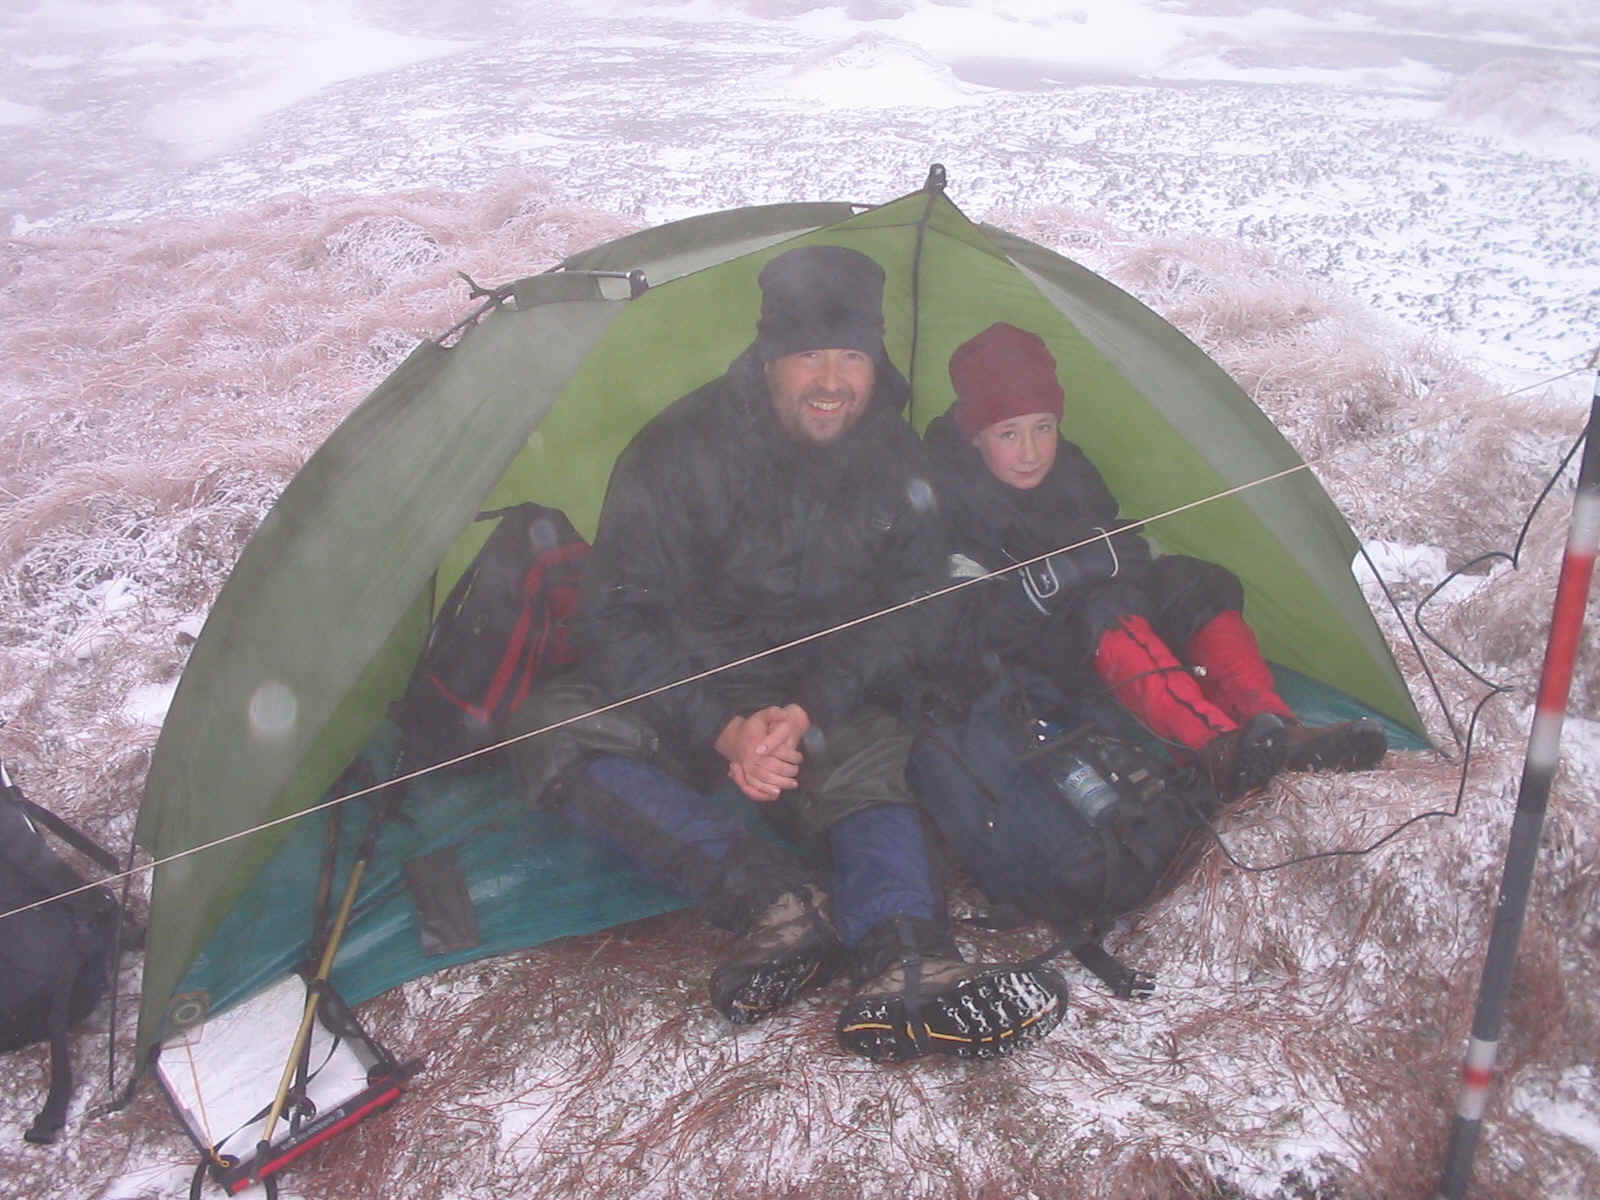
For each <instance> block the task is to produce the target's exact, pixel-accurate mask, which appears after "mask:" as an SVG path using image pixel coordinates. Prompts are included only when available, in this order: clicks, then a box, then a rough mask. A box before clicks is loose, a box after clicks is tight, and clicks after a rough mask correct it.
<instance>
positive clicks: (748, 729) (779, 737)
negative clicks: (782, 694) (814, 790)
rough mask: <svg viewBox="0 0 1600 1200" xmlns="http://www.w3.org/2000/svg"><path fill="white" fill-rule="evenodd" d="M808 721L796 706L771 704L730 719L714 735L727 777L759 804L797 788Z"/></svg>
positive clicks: (801, 710) (809, 723)
mask: <svg viewBox="0 0 1600 1200" xmlns="http://www.w3.org/2000/svg"><path fill="white" fill-rule="evenodd" d="M810 728H811V718H810V717H809V716H808V715H807V714H806V710H805V709H803V708H801V707H800V706H799V705H798V704H785V705H783V706H782V707H779V706H777V705H772V706H770V707H767V708H763V709H758V710H757V711H755V712H753V713H751V714H750V715H749V716H745V717H734V718H733V719H732V720H730V721H729V722H728V723H727V724H726V725H724V726H723V727H722V732H721V733H720V734H718V735H717V741H716V749H717V753H718V754H720V755H722V757H723V758H725V759H727V760H728V778H730V779H732V780H733V782H734V783H736V784H737V785H738V787H739V790H740V791H741V792H743V793H744V794H745V795H746V796H749V797H750V799H752V800H755V801H757V802H759V803H762V804H767V803H770V802H772V801H773V800H776V799H777V798H778V797H779V796H781V795H782V794H783V793H784V792H786V791H788V790H789V789H790V788H793V787H796V786H798V783H799V777H800V764H801V763H802V762H804V761H805V754H804V753H803V752H802V751H801V749H800V739H801V738H803V737H805V735H806V731H807V730H808V729H810Z"/></svg>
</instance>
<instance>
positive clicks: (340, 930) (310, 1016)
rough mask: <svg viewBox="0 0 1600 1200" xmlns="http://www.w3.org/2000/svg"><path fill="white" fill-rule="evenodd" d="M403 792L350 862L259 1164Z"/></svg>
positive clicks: (389, 802) (259, 1147) (393, 797)
mask: <svg viewBox="0 0 1600 1200" xmlns="http://www.w3.org/2000/svg"><path fill="white" fill-rule="evenodd" d="M403 794H404V789H403V788H396V789H394V790H392V791H391V793H390V795H389V796H388V798H387V799H385V800H384V802H383V803H382V804H381V805H379V806H377V807H375V808H374V809H373V813H372V821H371V823H370V824H368V826H367V831H366V834H365V835H364V836H363V837H362V839H361V845H360V846H359V847H358V848H357V849H356V854H355V858H354V860H353V861H352V862H351V863H350V881H349V882H348V883H346V884H345V888H344V896H343V897H342V898H341V899H340V901H339V911H338V913H337V915H335V917H334V919H333V928H332V929H330V930H329V931H328V941H327V944H326V945H325V946H324V947H323V949H322V958H321V960H320V961H319V962H318V963H317V973H316V974H315V975H314V976H312V978H311V980H310V982H309V983H307V985H306V1008H305V1012H304V1013H303V1014H302V1015H301V1017H300V1029H299V1031H298V1032H297V1033H296V1034H295V1037H294V1045H293V1046H292V1047H291V1048H290V1050H289V1061H288V1062H286V1063H284V1065H283V1075H282V1077H281V1078H280V1079H279V1080H278V1091H277V1094H276V1095H275V1096H273V1098H272V1107H271V1108H270V1109H268V1110H267V1123H266V1126H265V1127H264V1128H263V1130H262V1132H261V1140H260V1141H259V1142H257V1143H256V1161H257V1162H258V1163H263V1162H266V1161H267V1158H268V1155H269V1153H270V1151H271V1148H272V1133H273V1130H275V1129H276V1128H277V1126H278V1118H279V1117H281V1116H282V1115H283V1109H284V1105H285V1104H286V1103H287V1102H288V1099H289V1086H290V1084H291V1083H292V1082H293V1080H294V1076H295V1072H296V1068H297V1067H298V1066H299V1063H300V1059H301V1055H302V1053H303V1052H304V1051H305V1049H306V1048H307V1046H308V1045H309V1043H310V1040H311V1027H312V1025H313V1023H314V1022H315V1021H316V1019H317V1004H318V1002H319V1001H320V1000H321V999H322V990H323V988H324V987H326V986H327V982H328V975H329V973H330V972H331V971H332V970H333V958H334V955H336V954H337V953H338V952H339V943H340V941H341V940H342V939H343V937H344V930H345V926H346V925H348V924H349V923H350V912H351V910H352V909H353V908H354V907H355V903H356V892H357V891H358V890H359V889H360V887H361V877H362V875H363V874H365V873H366V869H367V864H368V863H369V862H371V861H372V855H373V852H374V851H375V850H376V849H377V845H378V833H379V831H381V830H382V829H383V826H384V825H385V823H387V822H388V820H389V818H390V817H392V816H394V815H395V813H397V812H399V811H400V801H401V799H402V796H403Z"/></svg>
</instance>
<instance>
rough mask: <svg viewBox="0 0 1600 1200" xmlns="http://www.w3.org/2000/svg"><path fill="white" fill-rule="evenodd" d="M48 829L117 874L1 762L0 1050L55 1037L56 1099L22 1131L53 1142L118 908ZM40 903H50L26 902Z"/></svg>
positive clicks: (103, 975) (106, 963)
mask: <svg viewBox="0 0 1600 1200" xmlns="http://www.w3.org/2000/svg"><path fill="white" fill-rule="evenodd" d="M41 830H47V831H49V832H50V833H52V834H54V835H56V836H57V837H59V838H61V839H62V840H63V841H65V842H66V843H68V844H69V845H71V846H73V847H74V848H75V849H77V850H79V851H81V852H82V853H84V854H85V855H87V856H88V857H90V858H92V859H93V860H94V861H96V862H97V863H99V865H101V866H103V867H106V868H107V869H108V870H110V871H113V872H114V871H115V870H116V860H115V859H113V858H112V857H111V855H110V854H108V853H107V852H106V851H105V850H103V849H101V848H100V847H99V846H97V845H95V844H94V843H93V842H92V841H90V840H89V839H88V838H87V837H86V836H85V835H84V834H82V833H80V832H79V831H77V830H76V829H74V828H72V827H71V826H70V825H68V824H67V823H66V822H64V821H62V820H61V818H59V817H57V816H55V815H54V814H52V813H50V812H48V811H47V810H45V809H43V808H41V807H40V806H39V805H37V804H35V803H34V802H33V801H31V800H29V799H27V798H26V797H25V796H23V794H22V791H21V789H20V788H18V787H17V786H16V785H15V784H13V783H12V781H11V777H10V775H8V774H7V773H6V769H5V764H4V763H0V913H5V914H8V915H6V916H5V917H3V918H0V1052H9V1051H12V1050H19V1049H21V1048H22V1047H24V1046H31V1045H34V1044H35V1043H38V1042H46V1041H47V1042H49V1043H50V1091H49V1095H48V1096H47V1097H46V1099H45V1104H44V1108H43V1110H42V1111H41V1112H40V1113H39V1115H38V1117H37V1118H36V1119H35V1120H34V1122H33V1125H32V1127H31V1128H29V1129H28V1130H27V1132H26V1133H24V1134H23V1137H24V1138H25V1139H26V1140H27V1141H30V1142H33V1143H36V1144H39V1145H48V1144H49V1143H51V1142H53V1141H55V1139H56V1135H57V1134H59V1133H60V1132H61V1128H62V1126H63V1125H65V1124H66V1117H67V1101H68V1098H69V1096H70V1094H71V1091H72V1067H71V1060H70V1053H69V1048H68V1045H67V1031H68V1029H70V1028H71V1026H72V1025H73V1024H75V1023H76V1022H78V1021H81V1020H82V1019H83V1018H84V1017H86V1016H88V1015H89V1013H90V1011H92V1010H93V1008H94V1006H95V1005H96V1004H98V1003H99V1001H100V998H101V997H102V996H103V995H104V994H105V991H106V988H107V985H108V983H109V982H110V977H111V970H112V961H113V958H114V957H115V948H116V943H117V921H118V917H119V914H120V908H119V906H118V904H117V901H116V898H115V897H114V896H112V894H111V893H110V892H109V891H107V890H106V889H105V888H103V887H93V888H89V889H87V890H83V891H79V890H77V889H80V888H83V887H84V883H85V881H84V880H83V878H82V877H81V876H79V874H78V873H77V872H76V871H75V870H73V868H72V867H70V866H68V865H67V863H66V862H65V861H63V860H62V859H61V857H60V856H59V855H57V854H56V852H55V850H54V849H52V848H51V846H50V845H49V844H48V843H47V842H46V841H45V839H44V837H43V835H42V833H41ZM67 892H72V893H74V894H72V895H63V893H67ZM53 896H61V899H59V900H51V899H50V898H51V897H53ZM41 900H49V901H50V902H49V903H47V904H39V905H38V907H35V908H29V907H28V906H29V905H33V904H37V903H38V902H39V901H41ZM19 910H20V911H19Z"/></svg>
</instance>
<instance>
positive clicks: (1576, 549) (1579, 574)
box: [1438, 377, 1600, 1200]
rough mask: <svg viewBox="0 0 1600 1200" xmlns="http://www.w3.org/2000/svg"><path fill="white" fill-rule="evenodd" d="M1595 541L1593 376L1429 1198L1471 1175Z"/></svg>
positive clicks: (1598, 458) (1447, 1196)
mask: <svg viewBox="0 0 1600 1200" xmlns="http://www.w3.org/2000/svg"><path fill="white" fill-rule="evenodd" d="M1597 542H1600V377H1597V378H1596V381H1595V391H1594V399H1593V400H1592V401H1591V403H1590V406H1589V424H1588V425H1587V426H1586V428H1585V432H1584V444H1583V459H1582V465H1581V466H1580V467H1579V468H1578V491H1577V495H1576V496H1575V497H1574V498H1573V502H1572V522H1571V526H1570V529H1569V532H1568V535H1567V548H1566V553H1565V555H1564V556H1563V558H1562V560H1561V577H1560V580H1559V582H1558V583H1557V584H1556V600H1555V611H1554V613H1553V614H1552V616H1551V618H1550V636H1549V639H1548V642H1547V643H1546V646H1545V658H1544V670H1543V673H1542V674H1541V676H1540V678H1539V695H1538V700H1537V702H1536V704H1535V706H1534V717H1533V731H1532V733H1531V734H1530V736H1529V738H1528V753H1527V758H1526V759H1525V761H1524V763H1523V768H1522V784H1521V787H1520V789H1519V791H1518V793H1517V811H1516V816H1515V817H1514V818H1513V819H1512V822H1511V838H1510V841H1509V843H1508V845H1507V847H1506V864H1505V872H1504V874H1503V875H1502V876H1501V880H1500V897H1499V903H1498V906H1497V907H1496V909H1495V917H1494V929H1493V932H1492V933H1491V934H1490V937H1489V948H1488V950H1487V951H1486V952H1485V954H1484V961H1483V978H1482V980H1481V982H1480V983H1479V985H1478V1007H1477V1011H1476V1013H1475V1014H1474V1016H1473V1020H1472V1037H1471V1040H1470V1041H1469V1042H1468V1043H1467V1053H1466V1060H1465V1062H1464V1063H1463V1064H1462V1068H1461V1075H1462V1080H1461V1097H1460V1100H1459V1101H1458V1102H1457V1105H1456V1115H1455V1119H1454V1121H1452V1122H1451V1126H1450V1142H1449V1145H1448V1146H1447V1147H1446V1149H1445V1159H1444V1175H1443V1177H1442V1179H1441V1180H1440V1183H1439V1193H1438V1194H1439V1197H1440V1200H1462V1197H1464V1196H1465V1195H1466V1190H1467V1182H1468V1180H1469V1179H1470V1178H1471V1175H1472V1156H1473V1152H1474V1151H1475V1150H1476V1149H1477V1145H1478V1134H1479V1132H1480V1131H1481V1129H1482V1127H1483V1111H1484V1107H1485V1104H1486V1103H1487V1101H1488V1097H1489V1084H1490V1083H1491V1082H1492V1080H1493V1078H1494V1062H1495V1055H1496V1053H1497V1052H1498V1050H1499V1046H1500V1026H1501V1022H1502V1019H1503V1018H1504V1016H1505V1010H1506V996H1507V994H1508V992H1509V991H1510V989H1511V971H1512V967H1513V966H1514V965H1515V962H1516V956H1517V939H1518V938H1519V937H1520V936H1521V933H1522V918H1523V914H1524V913H1525V911H1526V909H1527V904H1528V890H1529V886H1530V884H1531V883H1532V879H1533V865H1534V858H1535V857H1536V855H1537V854H1538V850H1539V833H1540V830H1541V829H1542V827H1543V825H1544V813H1545V805H1546V802H1547V801H1548V800H1549V798H1550V782H1551V779H1552V778H1553V777H1554V775H1555V771H1556V760H1557V751H1558V748H1559V745H1560V741H1561V724H1562V721H1563V720H1564V719H1565V717H1566V710H1567V697H1568V695H1569V694H1570V693H1571V690H1572V670H1573V663H1574V660H1575V659H1576V658H1577V651H1578V646H1579V635H1580V633H1581V632H1582V629H1583V611H1584V607H1585V605H1586V604H1587V602H1588V597H1589V581H1590V579H1591V577H1592V576H1593V574H1594V556H1595V546H1596V543H1597Z"/></svg>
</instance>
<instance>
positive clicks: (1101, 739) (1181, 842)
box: [906, 671, 1219, 996]
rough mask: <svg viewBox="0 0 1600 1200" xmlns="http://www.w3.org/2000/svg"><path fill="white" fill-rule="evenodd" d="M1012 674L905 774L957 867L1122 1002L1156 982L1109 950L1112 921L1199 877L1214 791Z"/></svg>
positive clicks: (1096, 712) (1109, 723) (1110, 721)
mask: <svg viewBox="0 0 1600 1200" xmlns="http://www.w3.org/2000/svg"><path fill="white" fill-rule="evenodd" d="M1122 721H1123V718H1122V717H1121V716H1120V714H1118V713H1117V712H1116V710H1114V709H1113V708H1111V707H1110V706H1109V705H1096V704H1089V703H1082V702H1080V703H1076V704H1075V703H1071V702H1069V701H1068V700H1067V698H1066V697H1065V696H1063V695H1062V693H1061V692H1060V690H1059V689H1057V688H1056V687H1055V685H1054V684H1052V683H1051V682H1050V681H1049V680H1048V679H1045V678H1044V677H1043V676H1039V675H1035V674H1033V673H1031V672H1027V671H1014V672H1011V673H1010V674H1008V675H1007V676H1006V677H1005V678H1003V679H1001V680H999V681H998V682H996V683H994V684H993V685H991V686H990V687H989V688H988V690H986V691H985V692H984V693H983V694H982V695H980V696H979V697H978V699H977V700H976V701H974V702H973V704H972V705H971V707H970V708H969V709H968V710H967V712H966V713H965V714H964V715H963V716H955V717H946V719H943V720H938V719H934V720H929V721H925V722H924V723H923V725H922V727H921V730H920V732H919V733H918V735H917V738H916V741H915V742H914V744H913V746H912V749H911V755H910V759H909V761H908V762H907V765H906V774H907V778H908V780H909V782H910V783H911V786H912V789H913V791H914V792H915V793H916V794H917V797H918V799H919V800H920V801H921V802H922V805H923V807H924V809H925V810H926V811H927V812H928V813H929V815H930V816H931V817H932V818H933V821H934V824H935V825H936V826H937V827H938V829H939V832H940V834H941V835H942V837H943V840H944V842H945V843H946V844H947V846H948V848H949V851H950V853H951V855H952V857H953V858H954V859H955V860H956V861H957V862H959V863H960V864H961V866H963V867H964V868H965V869H966V870H967V871H969V872H970V873H971V874H972V876H973V878H974V880H975V882H976V883H977V884H978V886H979V887H980V888H981V889H982V891H983V892H984V894H985V895H986V896H987V897H988V899H989V900H990V901H991V902H993V903H995V904H996V905H998V906H999V907H1000V910H1001V911H1002V912H1004V911H1008V910H1009V911H1014V912H1016V913H1020V914H1023V915H1024V916H1026V917H1028V918H1032V919H1037V920H1043V921H1045V922H1047V923H1048V924H1049V925H1051V926H1052V927H1053V928H1054V929H1055V930H1056V931H1057V932H1058V933H1059V934H1060V935H1061V937H1062V939H1063V944H1064V947H1065V948H1067V949H1071V950H1072V951H1073V952H1074V953H1075V954H1077V955H1078V957H1079V958H1080V960H1082V961H1083V962H1084V963H1085V965H1086V966H1088V967H1089V968H1090V969H1091V970H1094V971H1095V973H1096V974H1099V975H1100V976H1101V978H1103V979H1105V981H1106V982H1107V983H1108V984H1110V985H1111V986H1112V988H1113V990H1115V991H1116V992H1118V994H1120V995H1124V996H1128V995H1136V994H1147V993H1148V991H1149V990H1150V987H1151V985H1152V980H1151V978H1150V977H1149V976H1148V975H1145V974H1144V973H1142V972H1136V971H1131V970H1129V969H1128V968H1126V967H1123V966H1122V965H1121V964H1120V963H1117V962H1116V961H1115V960H1114V959H1112V958H1111V957H1110V955H1109V954H1107V953H1106V952H1105V951H1104V950H1103V949H1101V948H1100V946H1099V938H1100V936H1101V934H1102V933H1103V932H1104V929H1105V927H1106V926H1107V925H1108V924H1109V923H1110V921H1111V919H1112V918H1115V917H1117V916H1120V915H1122V914H1124V913H1128V912H1131V911H1133V910H1134V909H1136V908H1139V907H1141V906H1143V905H1145V904H1148V903H1150V902H1151V901H1153V900H1155V899H1156V898H1157V897H1159V896H1160V895H1162V894H1163V893H1164V892H1165V891H1166V890H1168V889H1170V888H1171V887H1172V886H1173V885H1174V884H1175V883H1176V882H1177V881H1178V880H1179V879H1180V878H1181V877H1182V874H1183V871H1184V870H1185V868H1186V867H1188V866H1189V865H1191V864H1192V861H1193V854H1192V853H1191V851H1193V850H1195V849H1197V848H1198V846H1199V845H1200V841H1199V839H1198V838H1197V836H1196V835H1197V834H1198V833H1199V832H1200V831H1201V830H1202V829H1204V828H1205V827H1206V825H1207V822H1208V821H1209V820H1210V818H1211V817H1212V816H1214V815H1215V814H1216V811H1217V808H1218V807H1219V801H1218V799H1217V796H1216V792H1215V790H1214V789H1213V788H1211V786H1210V785H1209V783H1208V782H1207V781H1206V780H1205V779H1204V778H1203V776H1202V775H1201V774H1200V773H1199V772H1198V771H1195V770H1191V769H1183V768H1179V767H1178V766H1176V765H1174V764H1173V763H1172V762H1171V761H1170V760H1169V759H1167V758H1166V757H1165V756H1164V755H1161V754H1159V753H1158V752H1156V751H1154V750H1152V749H1150V748H1148V747H1147V745H1145V744H1143V743H1141V742H1140V741H1139V740H1137V739H1136V738H1134V737H1132V736H1129V735H1130V734H1131V733H1132V730H1130V729H1129V728H1128V727H1126V726H1125V725H1123V724H1122Z"/></svg>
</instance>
